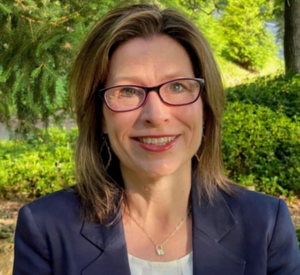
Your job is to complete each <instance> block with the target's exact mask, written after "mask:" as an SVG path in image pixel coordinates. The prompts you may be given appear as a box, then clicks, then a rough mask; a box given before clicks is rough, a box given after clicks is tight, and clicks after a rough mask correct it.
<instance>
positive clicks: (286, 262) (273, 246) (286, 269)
mask: <svg viewBox="0 0 300 275" xmlns="http://www.w3.org/2000/svg"><path fill="white" fill-rule="evenodd" d="M266 218H267V217H266ZM267 274H268V275H287V274H289V275H299V274H300V256H299V247H298V242H297V237H296V233H295V229H294V226H293V223H292V220H291V216H290V213H289V210H288V207H287V205H286V203H285V201H283V200H279V203H278V212H277V219H276V223H275V226H274V229H273V235H272V238H271V242H270V244H269V247H268V266H267Z"/></svg>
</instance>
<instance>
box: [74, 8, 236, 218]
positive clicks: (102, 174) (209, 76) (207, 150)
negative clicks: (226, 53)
mask: <svg viewBox="0 0 300 275" xmlns="http://www.w3.org/2000/svg"><path fill="white" fill-rule="evenodd" d="M159 34H163V35H168V36H169V37H171V38H173V39H174V40H176V41H177V42H179V43H180V44H181V45H182V46H183V47H184V48H185V49H186V51H187V53H188V54H189V56H190V59H191V61H192V65H193V69H194V73H195V77H199V78H203V79H204V80H205V90H204V92H203V93H202V95H201V97H202V100H203V102H204V108H205V110H204V112H205V117H206V119H205V129H204V137H203V139H202V143H201V146H200V148H199V150H198V152H197V154H198V156H199V161H198V160H197V159H195V157H194V158H193V160H192V172H193V177H194V179H196V180H195V181H196V183H197V189H198V193H199V198H200V199H201V198H203V197H205V198H207V199H208V200H209V201H212V197H213V194H214V192H215V191H216V189H221V190H223V191H225V192H226V193H228V194H231V193H232V184H231V181H230V180H228V178H227V177H226V176H225V175H224V173H223V163H222V154H221V118H222V113H223V110H224V105H225V93H224V89H223V85H222V81H221V77H220V73H219V70H218V67H217V65H216V62H215V60H214V57H213V55H212V53H211V50H210V48H209V45H208V44H207V42H206V40H205V39H204V37H203V35H202V34H201V33H200V31H199V30H198V29H197V28H196V27H195V26H194V25H193V23H192V22H191V21H190V20H188V19H187V18H185V17H184V16H183V15H182V14H181V13H179V12H178V11H175V10H173V9H163V10H160V9H159V8H158V7H157V6H156V5H148V4H135V5H130V6H119V7H116V8H115V9H113V10H111V11H110V12H108V13H107V14H106V15H105V16H104V18H102V20H100V21H99V22H98V23H96V25H95V26H94V28H93V29H92V30H91V32H90V33H89V34H88V35H87V37H86V40H85V41H84V43H83V46H82V48H81V50H80V52H79V54H78V57H77V59H76V61H75V63H74V66H73V70H72V72H71V76H70V86H69V90H70V96H71V100H72V103H73V108H74V111H75V114H76V117H77V124H78V130H79V136H78V141H77V147H76V153H75V163H76V181H77V192H78V196H79V202H80V206H81V209H82V210H83V212H82V213H83V214H84V215H83V216H84V218H85V219H86V220H89V221H96V222H100V223H103V222H105V221H107V220H108V219H110V218H112V217H116V214H117V213H118V210H119V209H120V206H121V204H122V203H123V202H124V201H125V198H126V196H125V190H124V184H123V181H122V177H121V173H120V168H119V160H118V158H117V157H116V156H115V155H114V154H113V157H112V161H111V164H110V166H109V168H108V169H107V170H105V165H106V164H107V161H108V160H107V157H108V156H107V154H106V155H105V152H104V153H103V152H102V151H101V146H102V143H103V139H102V136H103V133H102V129H101V120H102V106H103V102H102V101H101V99H100V98H99V95H98V91H99V89H101V88H103V86H104V83H105V80H106V78H107V75H108V67H109V60H110V56H111V55H112V53H113V51H114V50H115V49H116V48H117V47H118V45H120V44H121V43H124V42H126V41H128V40H130V39H133V38H136V37H142V38H145V39H147V38H151V37H152V36H154V35H159Z"/></svg>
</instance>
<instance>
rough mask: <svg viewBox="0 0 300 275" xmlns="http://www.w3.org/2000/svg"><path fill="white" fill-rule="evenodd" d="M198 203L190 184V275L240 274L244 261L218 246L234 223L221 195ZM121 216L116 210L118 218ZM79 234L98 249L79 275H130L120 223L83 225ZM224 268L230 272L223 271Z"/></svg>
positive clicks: (195, 192)
mask: <svg viewBox="0 0 300 275" xmlns="http://www.w3.org/2000/svg"><path fill="white" fill-rule="evenodd" d="M198 202H199V199H198V193H197V188H196V185H195V184H193V186H192V205H193V270H194V271H193V274H194V275H198V274H210V275H215V274H224V275H226V274H235V275H242V274H244V268H245V264H246V262H245V261H244V260H243V259H240V258H238V257H237V256H236V255H234V254H233V253H232V252H230V251H229V250H228V248H224V247H223V246H222V245H220V244H219V242H220V241H221V240H222V239H223V238H224V237H225V235H227V234H228V233H229V232H230V231H231V230H232V229H233V228H234V227H235V226H236V224H237V222H236V220H235V218H234V216H233V214H232V213H231V210H230V208H229V206H228V204H227V202H226V201H225V199H224V197H223V195H222V193H221V192H218V193H216V194H215V196H214V199H213V204H209V203H208V202H207V201H205V200H203V201H201V205H199V203H198ZM121 214H122V213H121V211H120V213H119V216H118V219H120V218H121ZM81 235H82V236H83V237H84V238H86V239H87V240H88V241H89V242H91V243H93V244H94V245H95V246H97V247H98V248H99V249H100V251H99V255H98V256H97V255H96V256H95V257H96V259H95V260H94V261H93V262H92V263H90V265H89V266H87V267H86V268H85V269H84V270H83V271H82V275H96V274H100V273H99V272H100V271H101V274H115V275H118V274H122V275H130V269H129V263H128V256H127V248H126V241H125V236H124V229H123V223H122V220H120V221H119V222H118V223H115V224H113V225H110V226H105V225H101V224H95V223H86V222H84V223H83V226H82V229H81ZM226 266H227V267H228V268H229V270H230V273H226V271H225V270H224V268H225V267H226ZM224 271H225V272H224Z"/></svg>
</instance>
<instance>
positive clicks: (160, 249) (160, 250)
mask: <svg viewBox="0 0 300 275" xmlns="http://www.w3.org/2000/svg"><path fill="white" fill-rule="evenodd" d="M190 210H191V209H190V208H189V210H188V212H187V214H186V216H185V217H183V218H182V220H181V221H180V222H179V223H178V225H177V226H176V227H175V229H174V230H173V232H172V233H171V234H170V235H169V236H168V238H167V239H165V241H164V242H162V243H161V244H157V243H156V242H155V241H154V240H153V238H152V237H151V235H150V234H149V233H148V232H147V231H146V229H145V228H144V227H143V226H142V225H141V224H140V223H139V222H138V221H137V220H136V219H135V218H134V217H133V216H132V214H131V213H130V211H129V209H127V208H126V209H125V212H126V213H127V214H128V215H129V217H130V218H131V219H132V220H133V221H134V222H135V223H136V224H137V225H138V226H139V227H140V228H141V229H142V230H143V231H144V233H145V234H146V235H147V237H148V238H149V239H150V240H151V242H153V244H154V245H155V248H156V251H157V254H158V255H159V256H162V255H164V254H165V252H164V249H163V246H164V245H165V244H166V243H167V242H168V241H169V240H170V238H171V237H173V236H174V235H175V234H176V232H177V231H178V230H179V228H180V227H181V226H182V225H183V223H184V222H185V220H186V219H187V217H188V216H189V213H190Z"/></svg>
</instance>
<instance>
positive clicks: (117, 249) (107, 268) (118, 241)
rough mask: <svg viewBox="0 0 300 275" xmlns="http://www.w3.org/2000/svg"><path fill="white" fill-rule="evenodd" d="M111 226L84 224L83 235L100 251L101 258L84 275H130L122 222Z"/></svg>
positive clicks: (83, 271)
mask: <svg viewBox="0 0 300 275" xmlns="http://www.w3.org/2000/svg"><path fill="white" fill-rule="evenodd" d="M120 215H121V211H120V214H119V217H118V219H119V222H117V223H115V224H113V225H110V226H105V225H100V224H95V223H84V224H83V227H82V230H81V235H82V236H83V237H85V238H86V239H87V240H88V241H90V242H91V243H93V244H94V245H95V246H96V247H98V248H99V249H100V251H101V252H100V253H99V256H98V257H97V258H96V259H95V260H94V261H93V262H92V263H91V264H90V265H89V266H87V267H86V268H85V269H84V270H82V272H81V274H82V275H100V274H115V275H118V274H122V275H130V269H129V263H128V256H127V248H126V242H125V236H124V229H123V223H122V220H120Z"/></svg>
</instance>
